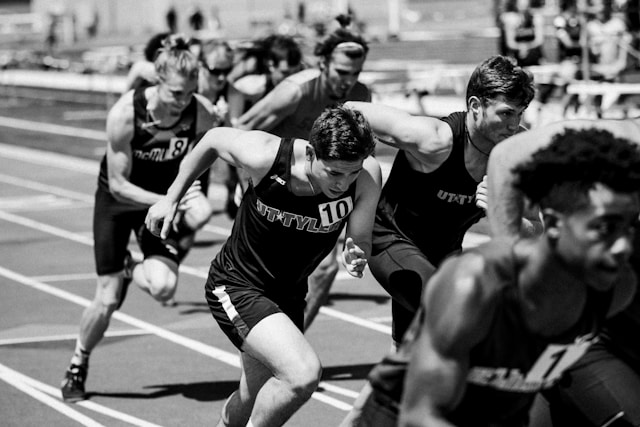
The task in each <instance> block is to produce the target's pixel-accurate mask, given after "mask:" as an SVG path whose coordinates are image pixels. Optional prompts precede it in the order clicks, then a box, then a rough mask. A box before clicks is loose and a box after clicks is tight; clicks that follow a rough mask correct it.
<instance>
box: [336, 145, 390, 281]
mask: <svg viewBox="0 0 640 427" xmlns="http://www.w3.org/2000/svg"><path fill="white" fill-rule="evenodd" d="M381 186H382V172H381V170H380V165H379V164H378V162H377V160H375V159H374V158H373V157H369V158H367V159H366V160H365V161H364V165H363V170H362V172H360V175H359V176H358V182H357V193H356V200H355V206H354V209H353V212H352V213H351V215H350V216H349V220H348V222H347V229H346V239H345V245H344V249H343V251H342V260H343V263H344V266H345V268H346V269H347V272H348V273H349V274H350V275H352V276H354V277H362V275H363V272H364V268H365V267H366V265H367V259H368V258H369V255H370V254H371V233H372V231H373V221H374V218H375V211H376V205H377V204H378V198H379V197H380V188H381Z"/></svg>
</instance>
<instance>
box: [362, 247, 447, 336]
mask: <svg viewBox="0 0 640 427" xmlns="http://www.w3.org/2000/svg"><path fill="white" fill-rule="evenodd" d="M369 269H370V270H371V273H372V274H373V277H375V279H376V280H377V281H378V283H380V285H381V286H382V287H383V288H384V289H385V290H386V291H387V292H388V293H389V295H391V298H392V302H391V306H392V312H391V314H392V318H393V340H394V342H395V343H396V345H397V344H399V343H400V341H401V340H402V336H403V335H404V333H405V331H406V330H407V328H408V327H409V325H410V324H411V321H412V319H413V316H414V315H415V313H416V311H417V310H418V307H419V306H420V301H421V300H422V299H421V296H422V289H423V287H424V285H425V283H427V281H428V280H429V278H431V276H432V275H433V273H434V272H435V269H436V268H435V266H434V265H433V264H432V263H431V262H430V261H429V260H428V259H427V257H426V256H425V255H424V254H423V253H422V252H421V251H420V250H419V249H418V248H417V247H416V246H414V245H412V244H409V243H407V242H399V243H394V244H392V245H391V246H389V247H388V248H386V249H385V250H383V251H381V252H379V253H376V254H375V255H372V256H371V257H370V259H369Z"/></svg>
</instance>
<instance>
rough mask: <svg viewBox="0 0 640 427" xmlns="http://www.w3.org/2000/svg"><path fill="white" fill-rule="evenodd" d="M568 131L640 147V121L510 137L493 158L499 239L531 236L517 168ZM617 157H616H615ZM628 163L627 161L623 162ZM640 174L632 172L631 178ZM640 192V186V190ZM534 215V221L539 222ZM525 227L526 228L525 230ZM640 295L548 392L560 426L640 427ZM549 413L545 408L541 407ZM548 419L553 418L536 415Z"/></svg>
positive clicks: (491, 184)
mask: <svg viewBox="0 0 640 427" xmlns="http://www.w3.org/2000/svg"><path fill="white" fill-rule="evenodd" d="M566 129H578V130H583V129H599V130H606V131H609V132H611V133H612V134H614V135H616V136H617V137H620V138H626V139H628V140H630V141H632V142H633V143H634V144H636V146H640V137H639V136H640V120H638V119H634V120H568V121H562V122H558V123H554V124H550V125H547V126H544V127H540V128H536V129H533V130H531V131H529V132H525V133H522V134H519V135H517V136H514V137H512V138H509V139H508V140H507V141H505V142H504V144H501V145H500V146H499V147H497V149H496V150H495V151H494V152H493V153H492V155H491V160H490V162H489V170H488V190H489V195H490V198H489V206H490V209H489V210H488V214H487V215H488V219H489V223H490V225H491V230H492V232H493V233H494V235H497V236H517V235H518V234H530V232H531V230H533V229H541V227H540V226H537V227H531V224H530V223H526V224H525V223H523V221H522V220H521V218H520V216H521V213H522V210H523V206H524V197H523V194H522V193H521V191H520V190H519V189H518V188H517V187H515V186H514V185H513V182H514V179H515V177H514V175H513V173H512V172H511V170H512V168H514V167H515V166H517V165H519V164H521V163H523V162H526V161H529V159H530V158H531V156H532V153H533V152H534V151H535V150H538V149H540V148H541V147H545V146H547V145H548V144H549V143H550V141H551V138H552V136H553V135H554V134H556V133H558V132H562V131H565V130H566ZM612 155H613V154H612ZM620 161H621V162H624V161H626V160H624V156H621V158H620ZM634 172H635V173H637V169H635V170H634V169H630V170H629V173H634ZM636 191H640V187H636ZM535 218H536V217H535V216H532V217H531V219H535ZM522 225H525V227H522ZM637 227H638V223H637V222H636V224H635V228H636V230H635V239H634V242H633V249H634V253H633V255H632V259H631V266H632V268H633V269H634V271H635V273H636V276H639V277H640V232H638V230H637ZM639 333H640V293H637V292H636V295H635V297H634V299H633V300H632V302H631V304H630V305H629V306H628V307H627V308H626V309H625V310H624V311H623V312H622V313H620V314H619V315H617V316H615V317H614V318H612V319H610V320H609V321H607V323H606V324H605V327H604V331H603V333H602V334H601V339H600V341H599V342H598V343H596V344H595V345H593V346H592V347H591V348H590V349H589V351H588V352H587V353H586V354H585V356H584V357H583V358H581V359H580V360H579V361H578V363H576V364H575V365H574V366H573V367H572V368H571V369H570V370H569V371H568V372H567V374H566V375H565V377H566V379H565V380H563V381H561V382H560V383H559V384H558V386H557V387H555V388H554V389H552V390H550V391H549V392H547V393H545V397H546V399H547V400H548V401H549V403H550V409H551V416H552V419H553V422H554V425H559V426H563V425H571V426H576V427H583V426H594V425H595V426H603V425H605V424H606V423H607V422H608V421H611V420H613V419H614V418H615V417H617V416H619V417H620V418H618V419H617V421H616V423H615V424H612V426H618V425H619V426H620V427H622V426H634V425H640V405H638V402H640V341H638V339H637V337H638V334H639ZM537 409H539V410H540V411H542V412H544V410H545V409H546V407H545V405H540V406H538V407H537ZM535 415H536V418H539V419H544V417H545V416H548V414H542V415H541V414H539V413H535Z"/></svg>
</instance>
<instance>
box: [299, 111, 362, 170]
mask: <svg viewBox="0 0 640 427" xmlns="http://www.w3.org/2000/svg"><path fill="white" fill-rule="evenodd" d="M309 143H310V144H311V146H312V147H313V149H314V150H315V153H316V156H317V157H318V158H319V159H320V160H344V161H347V162H352V161H358V160H363V159H365V158H366V157H368V156H369V155H371V154H372V153H373V150H374V148H375V139H374V137H373V132H372V131H371V127H370V126H369V122H367V120H366V119H365V117H364V116H363V115H362V113H361V112H359V111H356V110H352V109H351V108H347V107H345V106H344V105H342V104H339V105H336V106H334V107H327V108H326V109H325V110H324V111H323V112H322V114H320V117H318V118H317V119H316V120H315V121H314V122H313V126H312V127H311V133H310V134H309Z"/></svg>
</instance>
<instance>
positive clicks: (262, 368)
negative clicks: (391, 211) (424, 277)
mask: <svg viewBox="0 0 640 427" xmlns="http://www.w3.org/2000/svg"><path fill="white" fill-rule="evenodd" d="M374 146H375V142H374V140H373V136H372V134H371V131H370V129H369V126H368V124H367V123H366V121H365V120H364V118H363V117H362V115H361V114H359V113H357V112H354V111H352V110H350V109H347V108H344V107H336V108H330V109H327V110H325V112H324V113H322V114H321V115H320V117H318V119H317V120H316V121H315V123H314V126H313V128H312V130H311V134H310V138H309V142H307V141H305V140H302V139H293V138H284V139H281V138H279V137H277V136H275V135H271V134H268V133H265V132H259V131H242V130H238V129H232V128H218V129H213V130H211V131H210V132H209V133H207V135H206V136H205V137H204V139H203V140H202V142H201V143H200V144H198V146H197V147H196V148H195V150H194V151H193V153H192V154H190V155H189V156H188V157H187V159H186V160H185V162H184V163H183V166H181V170H180V173H179V174H178V176H177V178H176V180H175V182H174V184H173V185H172V186H171V187H170V188H169V191H168V192H167V196H166V197H165V198H163V199H162V200H161V201H160V202H158V203H157V204H155V205H154V206H152V207H151V208H150V209H149V213H148V215H147V219H146V224H147V227H148V228H149V229H150V230H152V231H153V232H154V233H159V234H160V235H161V236H163V237H164V236H166V235H167V233H168V231H169V230H170V228H171V223H172V219H173V217H174V215H175V212H176V210H177V209H178V207H179V201H180V199H181V198H182V197H183V194H184V193H185V191H187V189H188V188H189V185H190V183H191V182H192V181H193V180H194V179H195V178H196V177H197V176H198V175H199V174H200V173H201V172H202V171H203V170H205V168H207V167H209V166H210V165H211V164H212V163H213V162H214V161H215V160H216V159H217V158H218V157H220V158H222V159H223V160H225V161H226V162H229V163H232V164H234V165H235V166H237V167H239V168H243V169H244V170H245V171H246V172H247V174H248V175H249V176H250V185H249V188H248V189H247V191H246V192H245V194H244V198H243V200H242V203H241V205H240V208H239V210H238V215H237V217H236V220H235V222H234V226H233V229H232V231H231V236H230V237H229V239H228V240H227V241H226V243H225V244H224V246H223V247H222V249H221V250H220V252H219V253H218V254H217V256H216V258H215V259H214V261H213V262H212V264H211V269H210V271H209V278H208V280H207V283H206V286H205V288H206V296H207V301H208V302H209V307H210V309H211V312H212V314H213V317H214V318H215V319H216V321H217V322H218V325H219V326H220V327H221V329H222V330H223V331H224V332H225V334H227V336H228V337H229V339H230V340H231V341H232V342H233V344H234V345H235V346H236V347H237V348H238V349H239V350H240V351H241V358H242V377H241V379H240V388H239V390H237V391H236V392H234V393H233V394H232V395H231V396H230V397H229V399H228V400H227V402H226V403H225V405H224V408H223V411H222V418H221V421H220V423H219V424H218V425H219V426H245V425H255V426H263V425H269V426H275V425H282V424H284V423H285V422H286V421H287V419H289V417H290V416H291V415H292V414H293V413H294V412H295V411H297V410H298V408H300V407H301V406H302V405H303V404H304V403H305V402H306V401H307V400H308V399H309V398H310V397H311V394H312V393H313V392H315V391H316V388H317V385H318V382H319V381H320V372H321V368H320V361H319V360H318V356H317V355H316V354H315V352H314V350H313V349H312V348H311V346H310V345H309V343H308V342H307V341H306V339H305V338H304V335H303V334H302V330H303V329H302V328H303V312H304V306H305V302H304V297H305V294H306V291H307V278H308V276H309V274H311V272H312V271H313V270H314V268H315V267H317V265H318V264H319V263H320V261H321V260H322V259H323V257H325V256H326V255H327V254H328V253H329V252H331V250H332V249H333V248H334V247H335V245H336V241H337V239H338V236H339V235H340V233H341V232H342V229H343V227H344V226H345V225H346V236H347V237H346V242H345V246H344V250H343V253H342V259H343V261H344V264H345V267H346V268H347V271H348V272H349V273H350V274H351V275H352V276H355V277H361V276H362V271H363V269H364V268H365V266H366V263H367V257H368V255H369V250H370V246H371V243H370V240H371V228H372V226H373V216H374V214H373V212H374V208H375V204H376V201H377V200H378V196H379V192H380V183H381V180H382V178H381V172H380V166H379V165H378V163H377V162H376V160H375V159H374V158H373V157H370V154H371V153H372V152H373V149H374Z"/></svg>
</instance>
